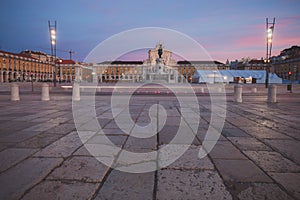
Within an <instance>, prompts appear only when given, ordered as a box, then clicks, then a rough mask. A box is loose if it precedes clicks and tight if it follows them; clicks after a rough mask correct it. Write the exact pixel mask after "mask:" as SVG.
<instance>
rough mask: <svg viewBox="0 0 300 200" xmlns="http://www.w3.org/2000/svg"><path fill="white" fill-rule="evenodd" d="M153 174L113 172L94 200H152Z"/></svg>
mask: <svg viewBox="0 0 300 200" xmlns="http://www.w3.org/2000/svg"><path fill="white" fill-rule="evenodd" d="M153 189H154V172H151V173H143V174H131V173H125V172H120V171H116V170H113V171H112V172H111V174H110V175H109V176H108V178H107V179H106V181H105V183H104V185H103V186H102V188H101V190H100V191H99V193H98V194H97V196H96V198H95V200H102V199H115V200H123V199H145V200H152V199H153Z"/></svg>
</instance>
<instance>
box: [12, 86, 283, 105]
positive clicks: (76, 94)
mask: <svg viewBox="0 0 300 200" xmlns="http://www.w3.org/2000/svg"><path fill="white" fill-rule="evenodd" d="M242 91H243V87H242V85H235V86H234V101H235V102H237V103H242V102H243V98H242ZM203 92H204V89H203V88H201V93H203ZM252 92H253V93H256V92H257V89H256V88H252ZM276 92H277V87H276V85H270V86H269V88H268V102H272V103H275V102H277V99H276ZM72 99H73V101H80V86H79V84H78V83H74V85H73V96H72ZM19 100H20V95H19V86H18V84H16V83H12V85H11V101H19ZM41 100H42V101H49V100H50V95H49V85H48V84H47V83H43V85H42V98H41Z"/></svg>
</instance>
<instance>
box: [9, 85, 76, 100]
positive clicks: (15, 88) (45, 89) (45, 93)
mask: <svg viewBox="0 0 300 200" xmlns="http://www.w3.org/2000/svg"><path fill="white" fill-rule="evenodd" d="M10 100H11V101H20V93H19V85H18V84H16V83H12V84H11V98H10ZM41 100H42V101H49V100H50V95H49V85H48V84H47V83H43V85H42V98H41ZM73 100H74V101H80V88H79V84H78V83H74V87H73Z"/></svg>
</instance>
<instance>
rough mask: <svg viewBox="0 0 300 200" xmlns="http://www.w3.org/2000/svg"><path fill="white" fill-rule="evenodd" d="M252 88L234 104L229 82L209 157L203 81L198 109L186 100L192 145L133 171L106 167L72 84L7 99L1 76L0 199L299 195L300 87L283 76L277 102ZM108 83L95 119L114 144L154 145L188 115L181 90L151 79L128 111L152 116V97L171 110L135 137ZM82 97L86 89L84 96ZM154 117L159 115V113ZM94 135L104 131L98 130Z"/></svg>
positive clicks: (141, 118)
mask: <svg viewBox="0 0 300 200" xmlns="http://www.w3.org/2000/svg"><path fill="white" fill-rule="evenodd" d="M104 86H105V85H104ZM196 86H197V87H200V86H199V85H196ZM203 87H204V85H203ZM252 87H254V86H247V87H243V89H244V94H243V102H242V103H236V102H234V101H233V98H234V95H233V86H226V92H227V97H226V103H227V105H226V118H225V123H224V127H223V130H222V132H221V136H220V138H219V139H218V141H215V142H216V145H215V146H214V148H213V149H212V151H211V152H209V154H208V155H207V156H206V157H204V158H201V159H200V158H199V157H198V154H199V150H200V147H201V145H202V144H203V142H204V139H205V136H206V133H207V130H208V128H209V125H210V123H211V116H212V114H211V99H210V96H209V94H208V93H207V90H204V93H201V92H200V89H199V88H196V89H199V90H196V91H197V96H196V98H197V99H198V102H199V104H198V105H199V110H198V111H195V110H192V109H190V106H189V105H188V104H187V105H184V108H185V109H189V110H188V112H189V113H190V114H191V115H193V114H195V113H198V112H199V113H200V118H201V119H200V123H199V126H198V128H197V130H196V131H193V130H191V128H190V127H189V126H186V129H185V131H186V134H187V135H188V133H193V134H194V136H195V138H194V139H193V141H192V144H191V145H190V147H189V148H188V149H187V151H186V152H185V153H184V154H183V155H182V156H181V157H180V158H179V159H178V160H176V161H175V162H173V163H172V164H170V165H168V166H166V167H163V168H161V169H158V170H156V171H152V172H147V173H128V172H122V171H119V170H116V169H115V168H114V167H108V166H106V165H105V164H103V163H101V162H99V161H98V159H97V158H95V156H93V155H91V154H90V152H89V151H88V150H87V149H86V147H85V145H84V144H83V143H85V142H88V140H86V141H84V139H83V138H82V137H80V136H79V134H78V133H77V131H76V126H75V122H74V119H73V113H72V94H71V90H70V89H66V88H65V89H64V88H61V87H58V88H53V89H51V90H50V101H41V100H40V99H41V96H40V91H41V89H40V87H39V86H36V85H35V88H34V92H33V93H32V92H31V87H30V84H27V85H25V86H24V85H23V86H21V87H20V98H21V100H20V101H10V90H9V84H7V85H2V86H1V87H0V108H1V112H0V160H1V162H0V199H3V200H4V199H5V200H8V199H28V200H34V199H97V200H98V199H99V200H100V199H101V200H102V199H133V200H135V199H142V200H146V199H160V200H163V199H241V200H243V199H245V200H248V199H270V200H276V199H280V200H281V199H300V154H299V152H300V142H299V141H300V131H299V130H300V87H299V86H295V87H294V91H293V93H289V92H287V91H286V85H281V86H278V95H277V101H278V102H277V103H268V102H267V90H266V89H265V88H264V86H262V85H259V86H256V87H257V92H256V93H252V92H251V88H252ZM146 90H147V91H148V92H147V93H146ZM124 91H127V89H125V90H124ZM124 91H120V93H119V95H120V99H122V95H123V94H122V92H124ZM216 91H217V90H216ZM102 92H103V93H101V91H99V93H98V94H97V95H96V97H95V111H96V117H97V118H96V119H97V120H98V122H99V124H100V126H101V127H102V130H103V133H104V134H105V136H106V137H107V138H109V139H110V141H112V142H113V144H114V145H116V146H118V147H120V148H123V149H126V150H128V151H132V152H138V153H140V152H151V151H155V150H158V149H160V148H162V147H164V146H166V145H168V144H169V143H170V141H171V140H172V139H173V138H174V137H175V134H176V133H177V131H178V129H179V123H180V120H181V116H182V114H181V113H182V111H181V109H182V108H180V105H179V102H178V100H177V98H176V96H175V95H171V94H169V93H167V92H165V93H164V92H161V91H160V92H158V90H156V89H149V88H148V89H145V88H144V89H141V90H140V91H139V92H138V93H135V95H133V96H132V97H131V100H130V109H129V110H130V117H131V118H132V120H133V121H134V122H135V123H136V124H139V125H146V124H148V123H149V122H150V121H149V119H150V118H149V110H150V108H151V106H152V105H153V104H159V105H161V106H163V107H164V109H165V110H166V113H167V120H166V123H165V124H164V126H163V128H162V129H161V130H159V132H158V133H157V134H155V135H153V136H151V137H148V138H137V137H133V136H129V135H128V134H126V133H124V132H123V131H122V130H120V128H119V127H118V125H117V124H116V122H115V120H114V118H113V116H112V111H111V96H110V95H109V92H107V91H106V92H105V91H104V90H102ZM162 93H163V94H162ZM178 95H185V93H184V92H183V93H181V94H178ZM187 96H188V95H187ZM84 98H85V97H84V91H83V92H82V96H81V101H83V100H84ZM187 98H189V97H187ZM186 117H187V116H184V117H183V118H184V120H187V119H185V118H186ZM156 119H157V123H158V124H159V123H160V115H159V114H158V113H157V117H156ZM90 126H91V121H86V122H82V123H81V124H80V127H81V128H80V129H81V130H84V128H86V129H87V130H89V129H88V128H89V127H90ZM132 128H133V127H129V129H130V130H132ZM102 136H103V135H102ZM96 137H97V139H99V140H100V139H101V134H99V135H96ZM97 139H95V140H97ZM212 140H213V139H212ZM177 144H178V145H180V144H181V143H180V140H178V143H177ZM98 153H99V155H98V156H99V157H101V156H102V157H105V156H103V155H102V154H101V153H102V152H98ZM121 153H122V152H116V153H115V154H114V156H112V160H111V162H115V161H116V160H118V157H119V156H120V154H121ZM159 157H160V155H159V153H158V155H157V158H158V159H159ZM107 159H111V157H107ZM156 162H157V161H156V160H154V161H153V163H154V164H155V163H156ZM156 164H157V163H156ZM120 165H122V163H121V164H120ZM124 166H125V167H127V166H126V163H124Z"/></svg>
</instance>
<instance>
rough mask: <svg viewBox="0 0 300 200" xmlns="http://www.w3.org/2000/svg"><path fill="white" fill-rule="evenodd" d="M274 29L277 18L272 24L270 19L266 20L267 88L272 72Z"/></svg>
mask: <svg viewBox="0 0 300 200" xmlns="http://www.w3.org/2000/svg"><path fill="white" fill-rule="evenodd" d="M274 27H275V18H273V22H272V23H270V22H269V21H268V18H266V31H267V37H266V38H267V53H266V59H265V63H266V81H265V84H266V88H268V85H269V70H270V57H271V55H272V44H273V35H274Z"/></svg>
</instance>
